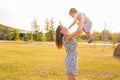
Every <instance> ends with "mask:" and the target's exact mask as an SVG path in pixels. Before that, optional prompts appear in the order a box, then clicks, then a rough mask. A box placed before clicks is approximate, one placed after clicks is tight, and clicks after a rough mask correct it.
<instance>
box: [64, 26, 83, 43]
mask: <svg viewBox="0 0 120 80" xmlns="http://www.w3.org/2000/svg"><path fill="white" fill-rule="evenodd" d="M81 26H82V24H81V25H79V26H78V28H77V30H76V31H75V32H73V33H71V34H69V35H67V36H66V37H65V41H66V42H68V41H69V40H70V39H72V38H75V37H77V36H78V35H79V34H80V33H81V32H82V29H81Z"/></svg>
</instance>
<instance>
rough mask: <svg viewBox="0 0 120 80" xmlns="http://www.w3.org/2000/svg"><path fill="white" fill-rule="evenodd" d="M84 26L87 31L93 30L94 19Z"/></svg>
mask: <svg viewBox="0 0 120 80" xmlns="http://www.w3.org/2000/svg"><path fill="white" fill-rule="evenodd" d="M84 28H85V32H91V28H92V21H91V20H89V21H87V22H86V24H85V26H84Z"/></svg>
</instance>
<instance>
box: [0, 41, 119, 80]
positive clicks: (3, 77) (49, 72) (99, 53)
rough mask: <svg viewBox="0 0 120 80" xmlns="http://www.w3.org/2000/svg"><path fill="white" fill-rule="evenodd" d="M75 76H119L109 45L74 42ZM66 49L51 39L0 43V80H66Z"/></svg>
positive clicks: (112, 79) (85, 79)
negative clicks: (75, 53) (48, 41)
mask: <svg viewBox="0 0 120 80" xmlns="http://www.w3.org/2000/svg"><path fill="white" fill-rule="evenodd" d="M77 50H78V57H79V59H78V62H79V64H78V68H79V69H78V73H77V80H120V58H116V57H113V51H114V49H113V47H112V46H106V47H104V46H93V45H91V46H89V45H82V44H79V45H78V48H77ZM65 56H66V52H65V50H64V48H63V49H61V50H58V49H57V48H56V46H55V44H54V43H15V42H10V43H9V42H1V43H0V80H67V76H66V72H65V65H64V59H65Z"/></svg>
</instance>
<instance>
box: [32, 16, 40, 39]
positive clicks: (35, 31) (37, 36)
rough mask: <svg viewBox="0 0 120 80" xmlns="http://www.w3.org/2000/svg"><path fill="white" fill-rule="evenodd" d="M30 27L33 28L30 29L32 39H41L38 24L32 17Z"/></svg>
mask: <svg viewBox="0 0 120 80" xmlns="http://www.w3.org/2000/svg"><path fill="white" fill-rule="evenodd" d="M32 29H33V30H32V32H33V33H32V35H33V39H34V40H35V41H41V40H42V33H41V32H40V26H39V25H38V23H37V20H36V18H34V21H33V22H32ZM31 37H32V36H31Z"/></svg>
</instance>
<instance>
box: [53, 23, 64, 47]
mask: <svg viewBox="0 0 120 80" xmlns="http://www.w3.org/2000/svg"><path fill="white" fill-rule="evenodd" d="M61 26H62V25H59V26H58V27H57V29H56V41H55V42H56V46H57V48H58V49H61V48H62V46H63V42H62V37H63V34H62V33H60V31H61Z"/></svg>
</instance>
